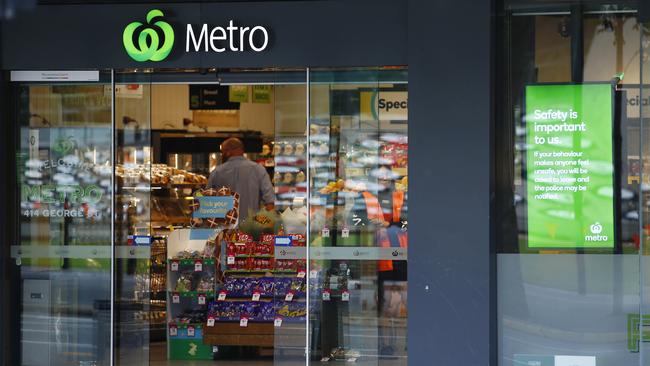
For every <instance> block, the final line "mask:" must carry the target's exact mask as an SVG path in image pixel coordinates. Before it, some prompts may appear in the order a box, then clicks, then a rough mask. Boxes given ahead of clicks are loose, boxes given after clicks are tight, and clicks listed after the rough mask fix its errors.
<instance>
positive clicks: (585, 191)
mask: <svg viewBox="0 0 650 366" xmlns="http://www.w3.org/2000/svg"><path fill="white" fill-rule="evenodd" d="M526 136H527V137H526V141H527V144H526V146H527V155H526V171H527V178H526V181H527V202H528V246H529V247H531V248H612V247H613V246H614V239H615V228H614V222H615V221H614V208H615V207H614V160H613V158H614V157H613V138H612V136H613V90H612V87H611V85H610V84H585V85H530V86H527V87H526Z"/></svg>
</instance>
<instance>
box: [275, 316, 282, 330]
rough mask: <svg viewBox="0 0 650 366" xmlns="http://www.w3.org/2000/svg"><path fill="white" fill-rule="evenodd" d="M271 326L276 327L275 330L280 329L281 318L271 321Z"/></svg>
mask: <svg viewBox="0 0 650 366" xmlns="http://www.w3.org/2000/svg"><path fill="white" fill-rule="evenodd" d="M273 326H274V327H276V328H279V327H281V326H282V318H281V317H277V318H275V320H274V321H273Z"/></svg>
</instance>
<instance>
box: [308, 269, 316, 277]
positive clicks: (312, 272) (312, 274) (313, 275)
mask: <svg viewBox="0 0 650 366" xmlns="http://www.w3.org/2000/svg"><path fill="white" fill-rule="evenodd" d="M309 278H318V271H317V270H315V269H312V270H311V271H309Z"/></svg>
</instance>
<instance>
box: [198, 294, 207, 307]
mask: <svg viewBox="0 0 650 366" xmlns="http://www.w3.org/2000/svg"><path fill="white" fill-rule="evenodd" d="M198 301H199V305H205V295H204V294H199V297H198Z"/></svg>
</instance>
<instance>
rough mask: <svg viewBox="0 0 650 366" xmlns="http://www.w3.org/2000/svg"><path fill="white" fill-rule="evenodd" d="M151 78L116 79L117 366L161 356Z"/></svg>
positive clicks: (160, 251) (162, 294) (160, 255)
mask: <svg viewBox="0 0 650 366" xmlns="http://www.w3.org/2000/svg"><path fill="white" fill-rule="evenodd" d="M150 75H151V74H150V73H138V74H126V75H125V74H122V73H117V74H116V78H115V132H114V133H115V146H114V151H115V164H116V165H115V166H116V168H115V226H114V233H115V261H114V268H115V274H114V276H115V277H114V282H115V292H114V299H113V301H114V324H113V329H114V331H115V348H114V350H115V351H114V352H115V365H133V366H140V365H148V364H149V362H150V359H151V356H150V354H151V353H152V352H153V353H158V354H163V355H164V354H165V348H164V343H163V344H162V345H161V346H158V345H159V344H160V343H153V342H152V341H158V342H160V341H161V340H164V339H165V326H164V325H165V300H166V291H165V278H166V271H165V264H166V258H165V250H166V247H165V245H164V241H165V238H164V237H162V236H155V235H153V231H152V225H153V224H154V223H153V222H152V215H151V207H152V204H151V195H152V193H151V192H152V189H156V187H153V188H152V184H151V178H152V164H151V162H152V146H151V83H150ZM157 188H158V189H161V187H157ZM152 344H153V345H152Z"/></svg>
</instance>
